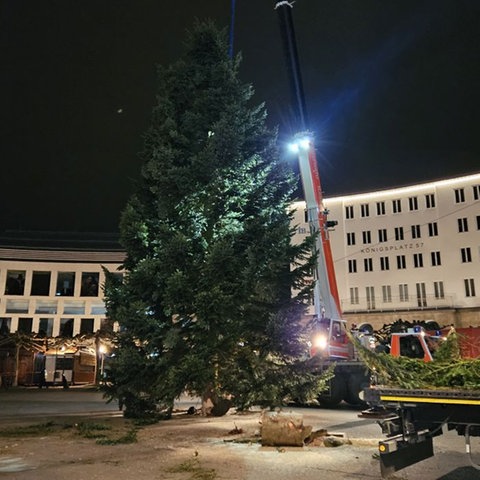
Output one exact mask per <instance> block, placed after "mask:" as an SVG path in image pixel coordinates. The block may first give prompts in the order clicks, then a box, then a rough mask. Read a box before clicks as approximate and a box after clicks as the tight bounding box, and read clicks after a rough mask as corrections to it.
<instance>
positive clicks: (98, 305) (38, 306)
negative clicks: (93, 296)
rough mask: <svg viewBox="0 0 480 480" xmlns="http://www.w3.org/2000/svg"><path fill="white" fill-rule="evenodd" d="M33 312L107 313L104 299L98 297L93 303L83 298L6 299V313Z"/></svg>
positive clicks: (39, 313) (53, 313)
mask: <svg viewBox="0 0 480 480" xmlns="http://www.w3.org/2000/svg"><path fill="white" fill-rule="evenodd" d="M31 312H33V313H35V314H36V315H42V314H44V315H46V314H47V315H57V314H60V315H62V314H63V315H105V304H104V302H103V300H102V299H97V300H95V301H94V302H93V303H91V302H85V301H81V300H76V301H75V300H69V301H66V300H65V301H62V302H57V301H56V300H46V301H43V300H38V299H37V300H28V299H18V298H15V299H13V298H7V299H6V301H5V313H31Z"/></svg>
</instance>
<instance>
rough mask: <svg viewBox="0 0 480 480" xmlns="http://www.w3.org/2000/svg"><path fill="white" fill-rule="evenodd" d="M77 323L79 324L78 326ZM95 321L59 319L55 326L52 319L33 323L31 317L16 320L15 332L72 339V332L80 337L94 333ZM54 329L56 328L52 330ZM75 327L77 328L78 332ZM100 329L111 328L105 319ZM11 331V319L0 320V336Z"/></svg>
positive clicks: (3, 318) (87, 319)
mask: <svg viewBox="0 0 480 480" xmlns="http://www.w3.org/2000/svg"><path fill="white" fill-rule="evenodd" d="M77 322H80V324H79V325H78V323H77ZM94 324H95V319H93V318H80V319H74V318H60V321H59V322H57V325H56V324H55V321H54V319H53V318H40V319H37V320H36V321H35V322H34V319H33V318H31V317H28V318H27V317H25V318H24V317H20V318H18V325H17V329H16V331H17V332H20V333H27V334H30V333H37V334H38V335H39V336H40V337H53V336H57V335H60V336H61V337H73V336H74V332H77V331H78V333H80V335H89V334H92V333H94ZM54 327H56V328H54ZM75 327H79V328H78V330H77V329H75ZM100 329H101V330H104V331H111V330H112V326H111V324H110V322H108V321H107V319H102V320H101V325H100ZM11 331H12V318H11V317H2V318H0V335H6V334H8V333H10V332H11Z"/></svg>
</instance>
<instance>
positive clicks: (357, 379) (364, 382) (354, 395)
mask: <svg viewBox="0 0 480 480" xmlns="http://www.w3.org/2000/svg"><path fill="white" fill-rule="evenodd" d="M369 386H370V379H369V377H368V375H362V374H357V375H350V376H349V377H348V379H347V388H346V392H345V397H344V398H343V399H344V400H345V401H346V402H347V403H348V404H349V405H355V406H360V407H364V406H366V403H365V402H364V401H363V400H362V399H361V398H360V393H361V392H362V391H363V389H364V388H367V387H369Z"/></svg>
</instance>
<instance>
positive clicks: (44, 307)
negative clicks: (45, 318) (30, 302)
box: [35, 300, 57, 314]
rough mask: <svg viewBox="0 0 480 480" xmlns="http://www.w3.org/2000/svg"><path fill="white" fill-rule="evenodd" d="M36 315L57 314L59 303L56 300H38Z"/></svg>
mask: <svg viewBox="0 0 480 480" xmlns="http://www.w3.org/2000/svg"><path fill="white" fill-rule="evenodd" d="M35 313H50V314H55V313H57V302H56V300H54V301H50V300H37V301H36V305H35Z"/></svg>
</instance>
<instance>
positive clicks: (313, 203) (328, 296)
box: [275, 1, 351, 359]
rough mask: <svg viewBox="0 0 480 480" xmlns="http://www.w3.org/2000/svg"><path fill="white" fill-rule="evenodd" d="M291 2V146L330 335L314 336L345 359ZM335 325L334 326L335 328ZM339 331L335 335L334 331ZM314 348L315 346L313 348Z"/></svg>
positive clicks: (323, 321) (286, 40)
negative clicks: (313, 236)
mask: <svg viewBox="0 0 480 480" xmlns="http://www.w3.org/2000/svg"><path fill="white" fill-rule="evenodd" d="M292 9H293V2H289V1H277V2H275V10H276V11H277V13H278V18H279V23H280V30H281V35H282V41H283V48H284V53H285V58H286V63H287V71H288V74H289V80H290V88H291V91H292V96H293V98H294V99H295V101H294V107H296V111H297V117H298V123H299V126H300V131H299V133H297V134H296V135H295V142H294V143H293V150H294V152H295V153H296V154H297V155H298V163H299V169H300V178H301V181H302V187H303V193H304V197H305V203H306V209H307V218H308V223H309V225H310V230H311V232H312V233H315V232H316V233H317V241H316V245H315V249H316V255H317V258H318V260H317V264H316V268H315V272H314V282H315V285H314V308H315V321H316V323H317V324H318V325H319V326H320V327H323V330H327V329H328V332H329V338H325V336H323V337H322V336H317V338H318V339H319V342H321V343H322V345H318V346H321V347H322V350H323V354H324V355H325V356H326V357H329V358H344V359H348V358H349V356H350V355H351V353H350V351H349V347H348V342H347V338H346V335H345V334H344V333H343V334H342V332H344V330H345V326H346V322H345V321H344V320H342V310H341V305H340V298H339V294H338V287H337V280H336V276H335V269H334V263H333V256H332V250H331V246H330V238H329V229H330V228H331V227H333V226H335V225H336V224H337V222H335V221H332V220H328V214H329V212H328V210H327V209H326V208H325V206H324V203H323V193H322V187H321V182H320V174H319V170H318V164H317V158H316V152H315V144H314V139H313V134H312V133H311V132H309V130H308V120H307V111H306V104H305V94H304V90H303V83H302V78H301V69H300V62H299V57H298V51H297V42H296V38H295V30H294V26H293V18H292ZM335 327H336V328H335ZM334 331H337V332H338V333H337V334H336V335H335V336H332V335H333V332H334ZM314 350H315V351H316V350H317V348H315V349H314Z"/></svg>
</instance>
